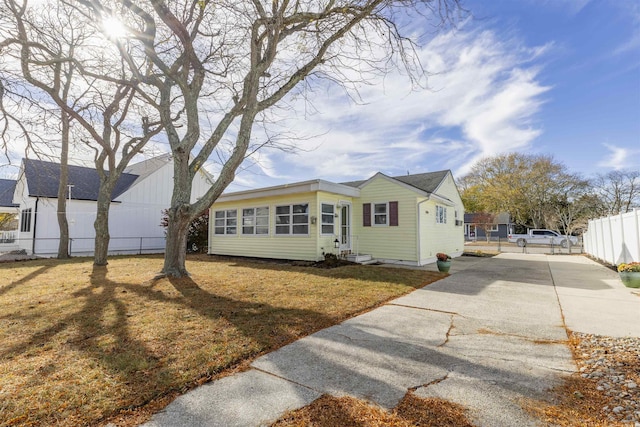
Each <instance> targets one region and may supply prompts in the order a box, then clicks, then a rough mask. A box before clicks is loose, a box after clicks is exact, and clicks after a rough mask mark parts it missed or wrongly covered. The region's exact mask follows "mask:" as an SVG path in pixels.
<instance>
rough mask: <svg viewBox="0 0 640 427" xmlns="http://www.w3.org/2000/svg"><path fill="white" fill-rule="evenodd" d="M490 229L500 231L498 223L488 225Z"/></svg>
mask: <svg viewBox="0 0 640 427" xmlns="http://www.w3.org/2000/svg"><path fill="white" fill-rule="evenodd" d="M487 230H489V231H499V228H498V224H491V225H489V226H488V227H487Z"/></svg>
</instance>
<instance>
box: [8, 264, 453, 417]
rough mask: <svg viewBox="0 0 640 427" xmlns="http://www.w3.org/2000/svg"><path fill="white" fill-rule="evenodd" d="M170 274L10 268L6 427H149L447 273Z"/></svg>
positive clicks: (246, 268) (282, 268) (217, 270)
mask: <svg viewBox="0 0 640 427" xmlns="http://www.w3.org/2000/svg"><path fill="white" fill-rule="evenodd" d="M161 266H162V259H161V258H160V257H144V256H142V257H122V258H114V259H112V260H110V262H109V266H108V267H101V268H95V269H94V268H93V266H92V262H91V260H89V259H74V260H69V261H58V260H37V261H29V262H22V263H5V264H0V378H2V382H1V383H0V425H2V426H9V425H54V426H71V425H73V426H77V425H88V424H91V425H95V424H101V423H102V424H104V423H105V422H106V421H107V420H110V421H116V422H117V423H118V424H131V423H132V422H139V421H141V420H143V419H144V417H145V416H146V415H147V414H148V413H149V412H151V411H154V410H157V409H159V408H161V407H162V406H163V405H165V404H166V403H168V401H170V400H171V398H172V397H173V396H174V395H176V394H178V393H182V392H184V391H186V390H188V389H189V388H192V387H194V386H195V385H198V384H201V383H203V382H206V381H208V380H210V379H212V378H216V377H219V376H221V375H225V373H228V372H229V371H230V370H233V369H240V368H242V366H244V365H246V364H247V363H248V361H250V360H252V359H254V358H255V357H256V356H258V355H260V354H262V353H265V352H268V351H271V350H274V349H276V348H278V347H281V346H282V345H284V344H287V343H289V342H291V341H293V340H296V339H298V338H300V337H302V336H305V335H308V334H310V333H312V332H314V331H317V330H319V329H322V328H325V327H327V326H330V325H333V324H335V323H338V322H340V321H342V320H344V319H346V318H348V317H351V316H353V315H355V314H357V313H360V312H362V311H365V310H368V309H370V308H372V307H375V306H378V305H380V304H381V303H383V302H385V301H387V300H389V299H391V298H394V297H397V296H399V295H402V294H405V293H407V292H409V291H412V290H413V289H415V288H418V287H421V286H424V285H425V284H428V283H430V282H432V281H435V280H438V279H440V278H442V277H444V276H445V275H444V274H442V273H437V272H425V271H416V270H406V269H387V268H376V267H366V266H347V267H341V268H337V269H333V270H324V269H318V268H312V267H294V266H291V265H285V264H273V263H265V262H257V261H248V260H239V259H216V258H212V257H207V256H194V257H190V258H189V259H188V261H187V268H188V269H189V270H190V272H191V273H192V276H191V278H188V279H181V280H168V279H161V280H152V279H151V278H152V277H153V276H154V275H155V274H156V272H158V271H159V270H160V269H161ZM141 408H142V409H141ZM132 420H133V421H132Z"/></svg>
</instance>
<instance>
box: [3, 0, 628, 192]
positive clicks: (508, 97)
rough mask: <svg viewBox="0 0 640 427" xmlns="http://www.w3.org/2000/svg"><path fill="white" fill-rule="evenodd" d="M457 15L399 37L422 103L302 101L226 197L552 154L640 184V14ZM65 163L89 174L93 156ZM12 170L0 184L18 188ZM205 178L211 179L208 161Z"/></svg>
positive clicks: (387, 92)
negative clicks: (415, 71) (416, 38)
mask: <svg viewBox="0 0 640 427" xmlns="http://www.w3.org/2000/svg"><path fill="white" fill-rule="evenodd" d="M464 5H465V6H466V8H467V9H469V11H470V12H471V13H472V14H473V17H472V18H469V19H466V20H465V21H463V22H461V23H460V24H459V25H458V26H457V28H455V29H447V30H445V31H441V32H439V33H434V32H433V29H432V28H431V27H427V26H424V25H423V24H422V21H420V20H416V21H415V22H413V23H412V24H413V25H409V28H410V29H412V30H413V31H414V34H421V35H422V37H421V39H420V40H421V44H420V47H419V49H418V51H417V54H418V55H419V58H420V61H421V63H422V64H423V66H424V68H425V69H426V70H427V71H428V72H429V73H430V76H429V78H428V80H427V82H426V86H427V89H422V90H412V86H411V84H410V81H409V80H408V79H407V77H406V76H405V75H402V73H399V72H395V73H390V74H388V75H386V76H384V78H380V79H379V80H378V81H377V82H376V84H373V85H362V86H361V87H359V88H358V93H359V96H360V98H359V100H358V101H354V99H353V98H351V97H348V96H346V94H345V92H344V90H342V89H341V88H339V87H337V86H336V85H325V86H322V87H320V88H318V89H317V90H316V91H314V92H311V91H310V92H308V93H307V92H306V87H302V88H301V90H300V92H301V94H302V95H303V96H299V97H297V98H291V99H289V102H288V107H289V109H287V110H278V111H277V112H276V113H275V114H280V117H279V118H278V120H277V121H276V122H275V124H274V125H273V126H272V128H271V131H272V132H275V133H276V134H278V135H280V137H281V138H282V139H283V140H284V141H285V142H291V143H293V144H294V145H295V146H296V148H297V149H296V151H295V152H293V153H291V152H282V151H278V150H261V151H259V152H257V153H256V154H254V155H253V156H252V157H251V158H250V159H249V161H247V162H246V163H245V164H244V165H243V167H242V168H241V170H240V171H238V173H237V175H236V179H235V181H234V182H233V183H232V184H231V186H230V187H229V189H228V190H229V191H239V190H245V189H250V188H258V187H264V186H270V185H279V184H285V183H290V182H297V181H305V180H310V179H316V178H321V179H327V180H330V181H334V182H342V181H350V180H357V179H364V178H368V177H370V176H372V175H373V174H375V173H376V172H383V173H385V174H388V175H392V176H393V175H402V174H406V173H407V172H409V173H421V172H429V171H435V170H442V169H451V170H452V171H453V173H454V176H456V177H461V176H463V175H464V174H465V173H466V172H468V171H469V169H470V168H471V167H472V165H473V164H474V162H476V161H477V160H478V159H480V158H482V157H486V156H494V155H497V154H502V153H509V152H522V153H534V154H550V155H552V156H554V158H555V159H556V160H557V161H559V162H562V163H564V164H565V165H566V166H567V167H568V168H569V169H570V170H571V171H573V172H579V173H581V174H583V175H585V176H586V177H589V176H592V175H594V174H596V173H606V172H608V171H611V170H614V169H632V170H640V0H490V1H487V0H464ZM421 25H422V26H423V27H424V28H422V27H421ZM282 114H284V118H283V116H282ZM205 122H206V117H204V118H203V125H205V124H206V123H205ZM255 136H256V142H257V143H260V142H261V139H260V136H261V133H260V132H259V131H256V132H255ZM14 148H15V153H16V156H18V157H19V156H20V155H21V153H22V152H23V151H21V149H20V148H19V147H14ZM167 148H168V147H167V146H166V143H165V144H163V143H161V142H160V143H159V144H158V145H157V146H156V147H147V149H145V153H146V154H145V155H147V156H149V155H153V154H159V153H161V152H163V151H166V150H167ZM85 154H86V153H85ZM73 155H74V156H76V157H77V158H73V159H72V160H71V161H72V163H76V164H84V165H87V166H90V165H91V158H92V155H91V153H90V152H89V153H88V154H87V155H86V156H84V157H82V156H83V154H82V153H81V152H80V150H78V151H77V152H74V154H73ZM81 157H82V158H81ZM140 160H142V159H140ZM2 163H3V161H0V166H2ZM16 165H17V163H16V164H14V165H12V166H7V167H0V176H6V177H9V176H15V172H16V170H17V168H16ZM205 167H207V169H209V170H210V172H212V173H213V174H214V176H215V175H217V174H216V169H217V167H216V164H215V160H212V162H211V163H209V164H207V165H205Z"/></svg>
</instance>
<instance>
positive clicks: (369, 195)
mask: <svg viewBox="0 0 640 427" xmlns="http://www.w3.org/2000/svg"><path fill="white" fill-rule="evenodd" d="M416 196H417V194H416V192H415V191H412V190H411V189H409V188H406V187H405V186H403V185H401V184H399V183H397V182H394V181H391V180H388V179H386V178H384V177H376V178H374V179H373V180H372V181H371V182H369V183H368V184H367V185H365V186H364V187H363V188H362V189H361V190H360V197H359V198H358V199H354V203H353V223H354V224H353V225H354V226H353V231H354V234H355V235H356V236H357V244H358V252H359V253H361V254H369V255H371V256H372V257H373V258H380V259H389V260H398V261H409V262H417V261H418V254H417V247H416V246H417V232H416ZM393 201H397V202H398V226H389V225H387V226H375V225H373V224H372V225H371V226H370V227H364V226H363V218H362V205H363V204H364V203H371V205H372V209H373V204H375V203H386V202H393ZM388 214H389V213H388V212H387V215H388ZM388 219H389V218H387V221H388Z"/></svg>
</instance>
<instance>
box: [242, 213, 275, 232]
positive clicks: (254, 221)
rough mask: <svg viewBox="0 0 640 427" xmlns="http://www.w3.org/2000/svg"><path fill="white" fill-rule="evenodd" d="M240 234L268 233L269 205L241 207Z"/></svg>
mask: <svg viewBox="0 0 640 427" xmlns="http://www.w3.org/2000/svg"><path fill="white" fill-rule="evenodd" d="M242 234H245V235H266V234H269V207H268V206H264V207H259V208H245V209H242Z"/></svg>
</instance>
